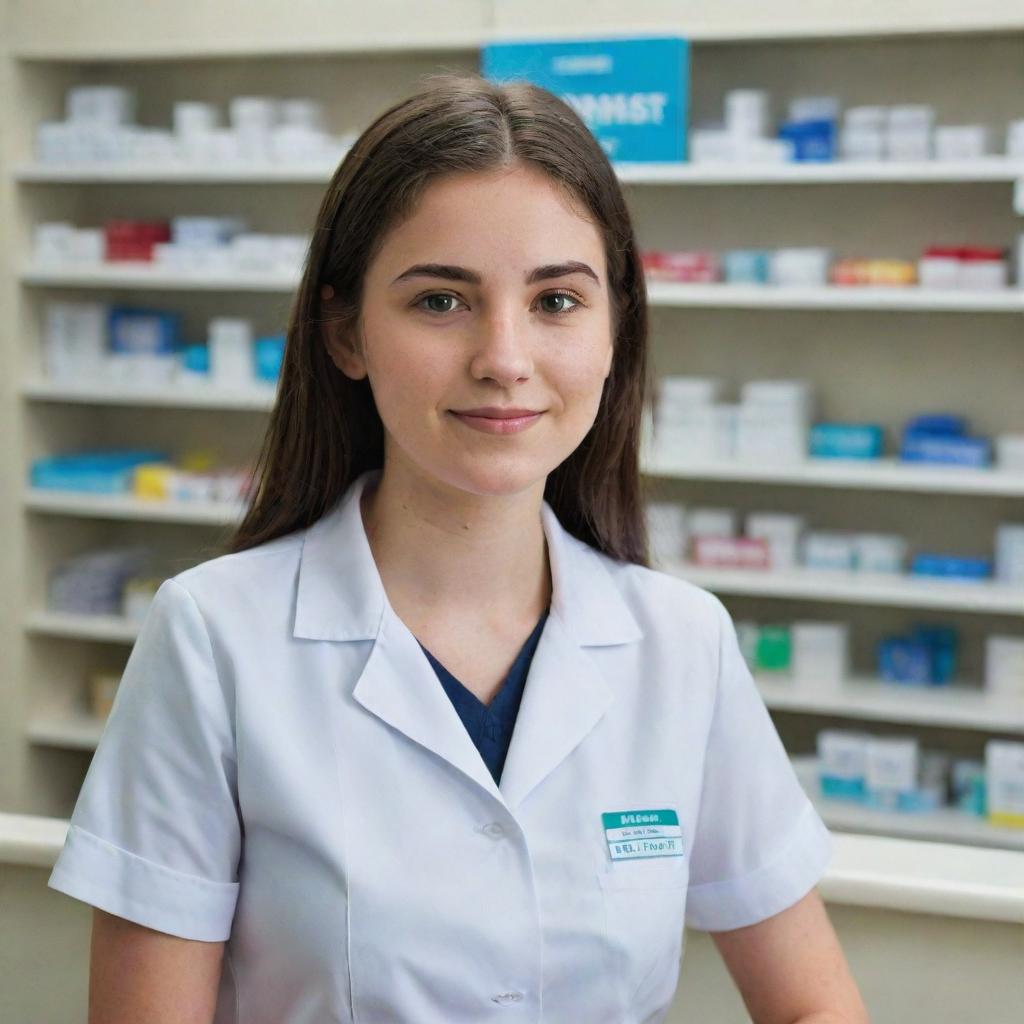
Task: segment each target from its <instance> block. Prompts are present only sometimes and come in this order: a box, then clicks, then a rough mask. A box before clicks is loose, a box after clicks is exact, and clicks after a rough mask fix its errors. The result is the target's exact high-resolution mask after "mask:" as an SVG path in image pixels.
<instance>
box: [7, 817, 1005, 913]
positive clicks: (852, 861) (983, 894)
mask: <svg viewBox="0 0 1024 1024" xmlns="http://www.w3.org/2000/svg"><path fill="white" fill-rule="evenodd" d="M67 828H68V822H67V820H66V819H64V818H44V817H40V816H37V815H27V814H4V813H0V865H3V864H16V865H22V866H32V867H41V868H50V867H53V864H54V862H55V861H56V859H57V854H58V853H59V852H60V849H61V847H62V846H63V845H64V837H65V835H66V833H67ZM832 839H833V843H834V856H833V858H832V863H831V864H830V865H829V867H828V869H827V871H826V872H825V875H824V877H823V878H822V880H821V883H820V885H819V889H820V892H821V894H822V896H823V898H824V899H825V901H826V902H827V903H841V904H847V905H850V906H860V907H881V908H885V909H887V910H905V911H910V912H913V913H919V914H943V915H946V916H949V917H964V918H973V919H978V920H989V921H1009V922H1013V923H1017V924H1024V852H1017V851H1014V850H994V849H988V848H985V847H978V846H961V845H956V844H952V843H931V842H922V841H920V840H916V839H893V838H889V837H887V836H868V835H853V834H849V833H843V832H836V833H833V835H832Z"/></svg>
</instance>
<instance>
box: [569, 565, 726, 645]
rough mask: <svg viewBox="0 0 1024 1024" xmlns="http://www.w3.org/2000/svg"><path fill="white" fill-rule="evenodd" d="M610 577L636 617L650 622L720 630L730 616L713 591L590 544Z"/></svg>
mask: <svg viewBox="0 0 1024 1024" xmlns="http://www.w3.org/2000/svg"><path fill="white" fill-rule="evenodd" d="M587 547H588V550H589V551H590V552H591V553H592V555H593V557H595V558H596V559H597V560H598V561H599V562H600V563H601V565H602V566H603V567H604V569H605V570H606V571H607V572H608V574H609V575H610V576H611V577H612V580H613V581H614V583H615V585H616V587H617V589H618V591H619V593H620V594H621V595H622V597H623V599H624V600H625V601H626V603H627V604H628V605H629V607H630V609H631V611H633V612H634V614H638V615H640V616H642V617H643V618H644V619H646V620H647V621H667V622H670V623H675V624H677V625H684V624H685V625H695V626H698V627H705V626H706V627H708V628H713V629H714V630H715V631H716V633H717V630H718V629H719V628H720V627H721V618H722V616H723V615H727V612H726V611H725V607H724V605H723V604H722V602H721V601H720V600H719V599H718V598H717V597H716V596H715V595H714V594H712V593H711V592H710V591H708V590H705V589H704V588H703V587H699V586H697V585H696V584H695V583H691V582H690V581H689V580H686V579H683V578H682V577H681V576H677V575H675V574H674V573H671V572H666V571H664V570H662V569H656V568H651V567H649V566H646V565H640V564H638V563H636V562H624V561H619V560H618V559H615V558H612V557H611V556H610V555H607V554H605V553H604V552H602V551H598V550H597V549H595V548H592V547H590V546H589V545H587Z"/></svg>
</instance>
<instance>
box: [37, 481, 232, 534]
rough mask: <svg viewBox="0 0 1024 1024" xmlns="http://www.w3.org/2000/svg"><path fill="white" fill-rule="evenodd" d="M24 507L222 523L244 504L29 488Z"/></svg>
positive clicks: (70, 513) (96, 515)
mask: <svg viewBox="0 0 1024 1024" xmlns="http://www.w3.org/2000/svg"><path fill="white" fill-rule="evenodd" d="M23 500H24V504H25V508H27V509H32V510H33V511H35V512H49V513H52V514H54V515H64V516H86V517H89V518H97V519H137V520H141V521H143V522H168V523H202V524H206V525H214V526H226V525H228V524H231V523H235V522H238V521H240V520H241V518H242V512H243V510H244V506H243V505H241V504H239V503H238V502H227V501H171V500H164V501H161V500H146V499H144V498H129V497H122V496H120V495H106V494H76V493H74V492H64V491H52V490H42V489H39V488H29V489H28V490H26V492H25V495H24V499H23Z"/></svg>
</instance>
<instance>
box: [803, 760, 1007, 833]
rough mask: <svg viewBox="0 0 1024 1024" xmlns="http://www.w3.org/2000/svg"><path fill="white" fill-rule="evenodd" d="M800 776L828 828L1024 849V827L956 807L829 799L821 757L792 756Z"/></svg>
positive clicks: (805, 789)
mask: <svg viewBox="0 0 1024 1024" xmlns="http://www.w3.org/2000/svg"><path fill="white" fill-rule="evenodd" d="M791 760H792V763H793V768H794V769H795V771H796V774H797V778H798V779H799V780H800V783H801V785H802V786H803V788H804V791H805V792H806V793H807V795H808V796H809V797H810V799H811V801H812V802H813V804H814V806H815V807H816V808H817V811H818V813H819V814H820V815H821V818H822V820H823V821H824V822H825V824H826V825H827V826H828V827H829V828H834V829H838V830H839V831H844V832H866V833H869V834H873V835H884V836H902V837H905V838H908V839H927V840H932V841H936V842H941V843H967V844H969V845H973V846H994V847H1000V848H1003V849H1012V850H1024V829H1014V828H1003V827H1000V826H998V825H992V824H990V823H989V822H988V821H987V820H986V819H984V818H979V817H977V816H976V815H973V814H969V813H968V812H966V811H961V810H958V809H956V808H953V807H946V808H941V809H939V810H935V811H927V812H919V813H915V814H900V813H897V812H889V811H877V810H873V809H872V808H869V807H863V806H861V805H859V804H855V803H852V802H850V803H847V802H846V801H844V800H832V799H827V798H826V797H823V796H822V795H821V789H820V786H819V784H818V774H817V773H818V759H817V758H816V757H813V756H802V757H793V758H791Z"/></svg>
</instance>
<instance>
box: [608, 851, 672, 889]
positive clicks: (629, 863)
mask: <svg viewBox="0 0 1024 1024" xmlns="http://www.w3.org/2000/svg"><path fill="white" fill-rule="evenodd" d="M689 879H690V865H689V861H688V860H687V859H686V857H685V856H681V857H648V858H640V859H636V860H613V861H608V862H606V863H604V864H602V865H601V867H600V869H599V870H598V872H597V881H598V884H599V885H600V886H601V888H602V889H603V890H604V891H605V892H617V891H621V890H623V889H685V888H686V886H687V884H688V882H689Z"/></svg>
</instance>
